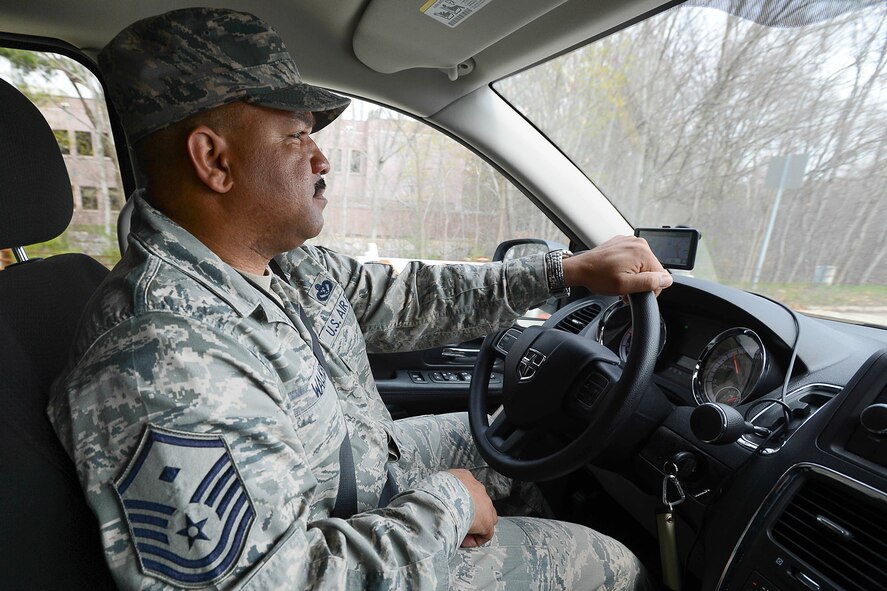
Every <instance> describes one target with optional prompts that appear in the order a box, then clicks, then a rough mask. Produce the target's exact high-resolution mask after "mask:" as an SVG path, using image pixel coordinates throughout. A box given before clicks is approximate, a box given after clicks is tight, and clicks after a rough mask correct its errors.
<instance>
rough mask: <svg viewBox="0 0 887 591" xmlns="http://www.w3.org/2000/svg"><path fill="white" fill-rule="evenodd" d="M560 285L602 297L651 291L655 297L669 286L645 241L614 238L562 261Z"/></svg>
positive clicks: (665, 275) (669, 277)
mask: <svg viewBox="0 0 887 591" xmlns="http://www.w3.org/2000/svg"><path fill="white" fill-rule="evenodd" d="M564 283H565V284H566V285H567V286H573V285H582V286H585V287H587V288H588V289H589V290H591V291H592V292H594V293H598V294H602V295H625V294H629V293H635V292H642V291H653V292H655V293H656V295H657V296H658V295H659V292H661V291H662V290H663V289H665V288H666V287H668V286H669V285H671V283H672V278H671V275H670V274H669V273H668V272H667V271H666V270H665V269H663V268H662V265H660V264H659V261H658V260H657V259H656V257H655V256H654V255H653V251H651V250H650V247H649V245H648V244H647V241H646V240H644V239H643V238H637V237H635V236H616V237H614V238H611V239H610V240H607V241H606V242H604V243H603V244H601V245H600V246H597V247H595V248H593V249H591V250H587V251H585V252H580V253H579V254H576V255H573V256H571V257H570V258H567V259H564Z"/></svg>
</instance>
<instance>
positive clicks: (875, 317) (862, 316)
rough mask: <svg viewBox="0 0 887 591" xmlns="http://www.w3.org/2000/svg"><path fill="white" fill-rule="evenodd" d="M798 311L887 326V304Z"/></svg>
mask: <svg viewBox="0 0 887 591" xmlns="http://www.w3.org/2000/svg"><path fill="white" fill-rule="evenodd" d="M798 312H802V313H804V314H810V315H812V316H825V317H826V318H834V319H836V320H851V321H853V322H864V323H866V324H875V325H877V326H885V327H887V306H868V307H854V306H835V307H831V308H804V309H799V310H798Z"/></svg>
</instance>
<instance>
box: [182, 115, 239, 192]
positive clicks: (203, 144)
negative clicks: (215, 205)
mask: <svg viewBox="0 0 887 591" xmlns="http://www.w3.org/2000/svg"><path fill="white" fill-rule="evenodd" d="M187 149H188V157H189V158H190V160H191V166H192V167H193V168H194V172H195V174H196V175H197V178H199V179H200V180H201V181H202V182H203V184H204V185H206V186H207V187H208V188H209V189H211V190H213V191H215V192H216V193H227V192H228V191H230V190H231V188H232V187H233V186H234V177H233V176H232V174H231V169H230V154H229V150H230V146H229V144H228V142H227V141H226V140H225V138H224V137H222V136H221V135H219V134H218V133H216V132H215V131H213V130H212V129H210V128H209V127H207V126H206V125H199V126H197V127H195V128H194V129H192V130H191V132H190V133H189V134H188V140H187Z"/></svg>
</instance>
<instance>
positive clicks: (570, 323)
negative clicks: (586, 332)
mask: <svg viewBox="0 0 887 591" xmlns="http://www.w3.org/2000/svg"><path fill="white" fill-rule="evenodd" d="M600 313H601V307H600V306H599V305H598V304H594V303H592V304H586V305H585V306H583V307H582V308H579V309H578V310H575V311H573V312H570V313H569V314H567V317H566V318H564V319H563V320H561V321H560V322H558V323H557V326H555V328H557V329H558V330H563V331H566V332H572V333H573V334H579V333H580V332H582V329H583V328H585V327H586V326H588V325H589V324H590V323H591V321H592V320H594V319H595V318H597V315H598V314H600Z"/></svg>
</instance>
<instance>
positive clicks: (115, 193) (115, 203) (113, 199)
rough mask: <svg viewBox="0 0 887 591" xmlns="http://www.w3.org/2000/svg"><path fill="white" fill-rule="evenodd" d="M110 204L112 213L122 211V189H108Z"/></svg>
mask: <svg viewBox="0 0 887 591" xmlns="http://www.w3.org/2000/svg"><path fill="white" fill-rule="evenodd" d="M108 204H109V205H110V206H111V210H112V211H120V210H121V209H123V199H121V197H120V189H118V188H117V187H109V188H108Z"/></svg>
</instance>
